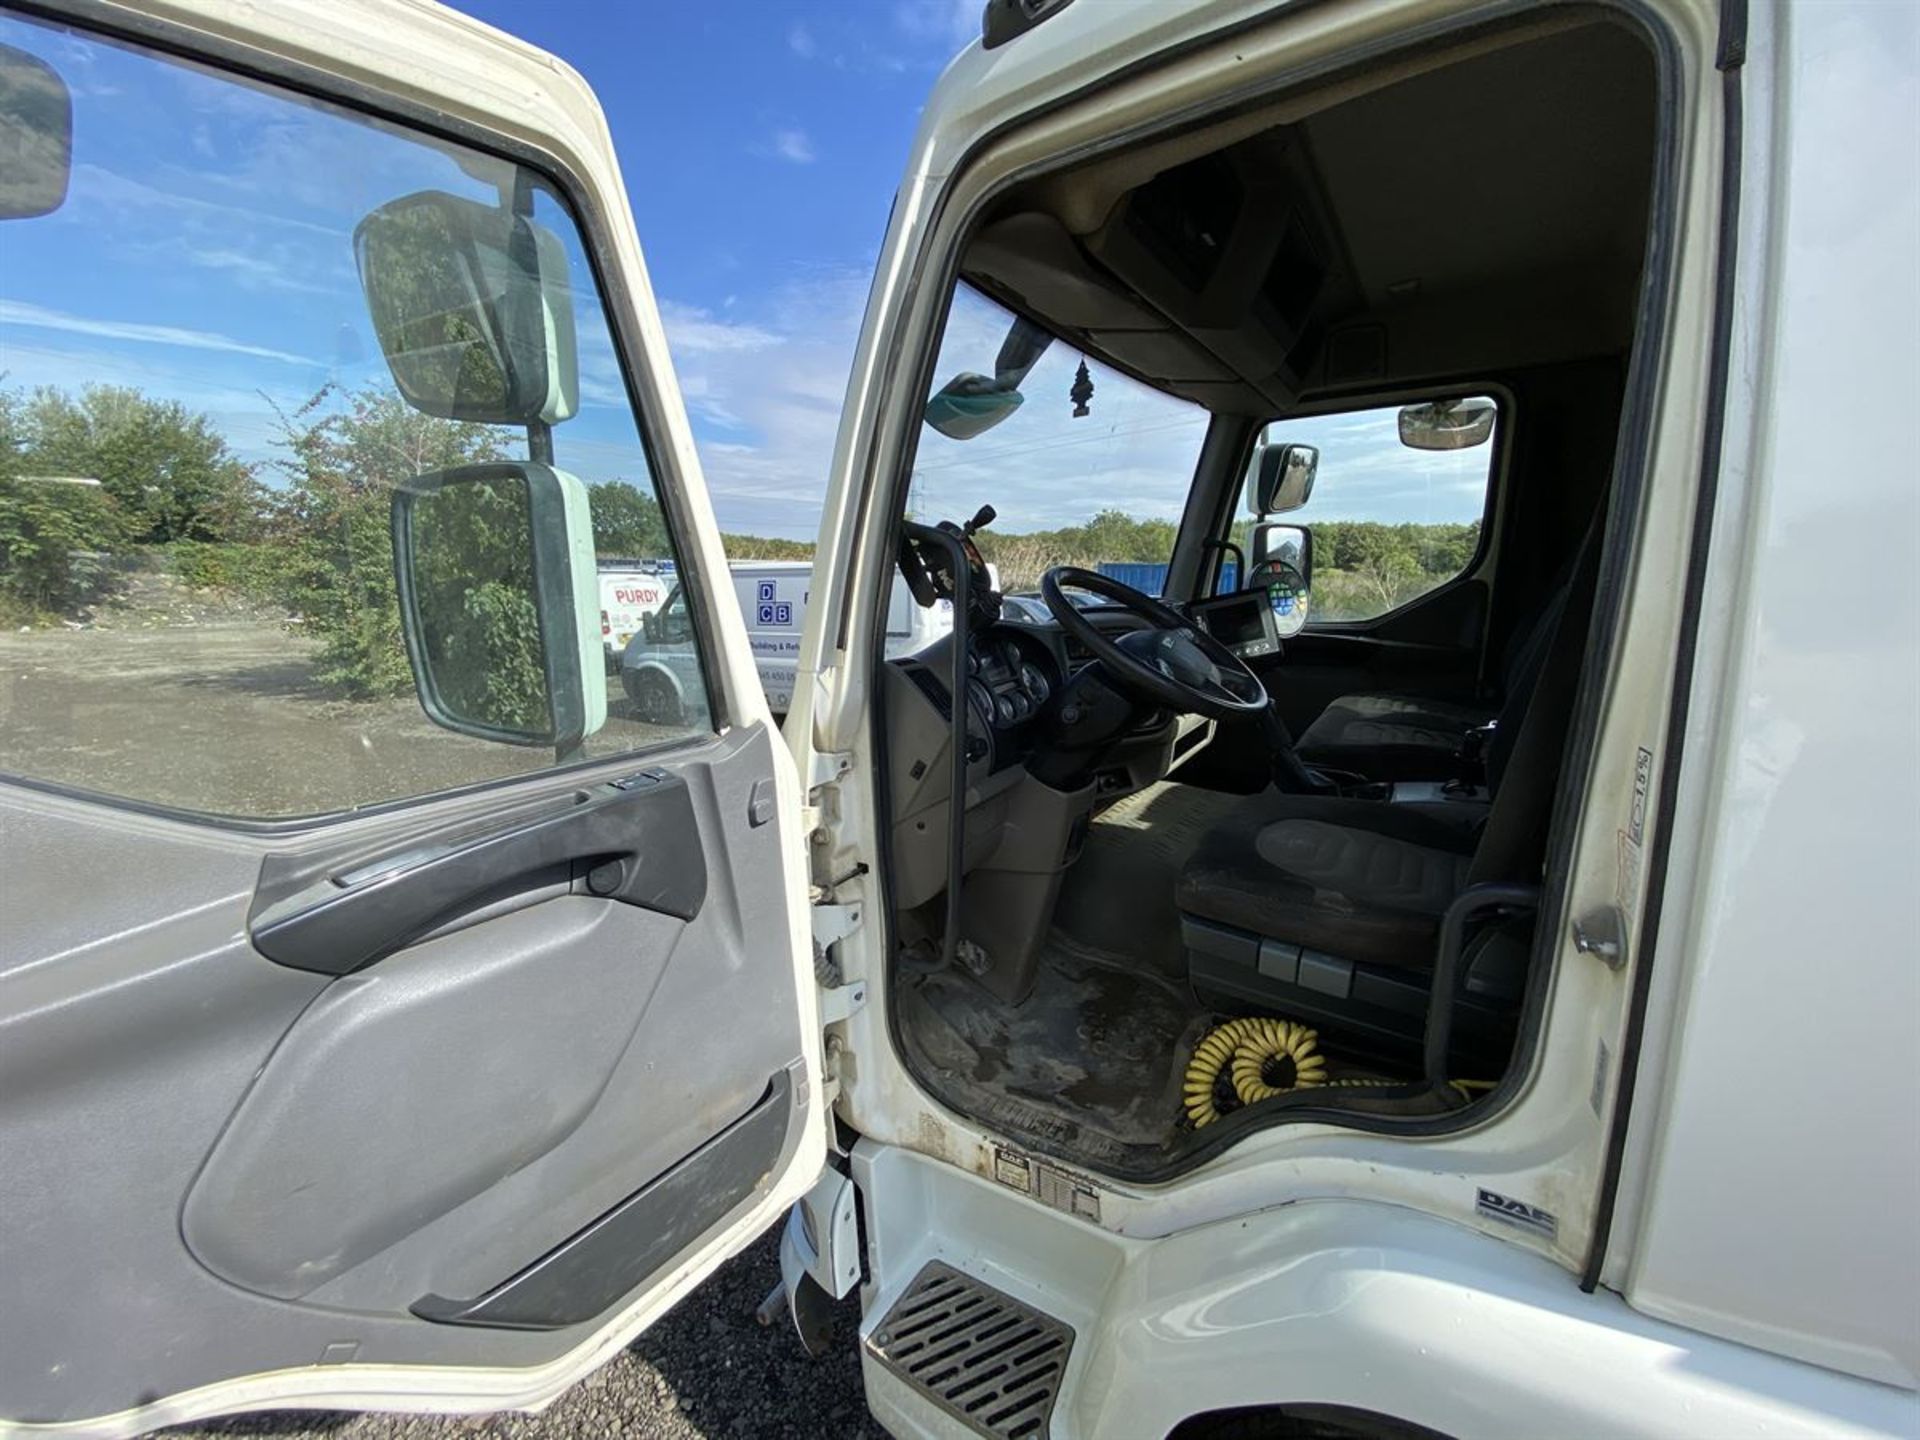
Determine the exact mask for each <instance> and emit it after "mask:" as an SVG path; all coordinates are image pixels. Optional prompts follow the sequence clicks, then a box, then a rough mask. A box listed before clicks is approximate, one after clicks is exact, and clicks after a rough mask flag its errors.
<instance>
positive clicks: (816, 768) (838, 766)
mask: <svg viewBox="0 0 1920 1440" xmlns="http://www.w3.org/2000/svg"><path fill="white" fill-rule="evenodd" d="M851 769H853V756H851V755H849V754H847V752H846V751H844V750H824V751H823V750H816V751H814V752H813V759H812V760H811V761H810V762H808V765H807V789H808V791H809V792H811V791H814V790H818V789H819V788H820V787H821V786H822V785H832V784H835V783H836V782H837V781H838V780H839V779H840V777H841V776H842V775H844V774H846V773H847V772H848V771H849V770H851Z"/></svg>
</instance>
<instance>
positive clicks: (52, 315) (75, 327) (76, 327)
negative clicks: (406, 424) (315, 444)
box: [0, 300, 319, 365]
mask: <svg viewBox="0 0 1920 1440" xmlns="http://www.w3.org/2000/svg"><path fill="white" fill-rule="evenodd" d="M0 325H23V326H29V327H31V328H33V329H37V330H60V331H64V332H66V333H67V334H69V335H95V336H98V337H100V338H101V339H103V340H132V341H138V342H140V343H142V344H149V345H174V346H178V347H180V348H181V349H185V350H220V351H224V352H226V353H228V354H230V355H252V356H256V357H258V358H259V359H262V360H279V361H283V362H284V363H286V364H288V365H317V364H318V363H319V362H318V361H316V360H313V359H311V358H310V357H308V356H305V355H293V354H290V353H288V352H287V351H285V350H271V349H268V348H267V347H266V346H264V345H249V344H247V343H246V342H244V341H241V340H235V339H233V338H232V337H231V336H228V335H220V334H216V333H215V332H214V331H211V330H187V329H182V328H181V327H179V326H177V325H142V324H138V323H134V322H131V321H122V320H89V319H87V318H86V317H85V316H83V315H69V314H68V313H67V312H65V311H64V310H49V309H47V308H46V307H45V306H42V305H29V304H27V303H26V302H25V301H21V300H0Z"/></svg>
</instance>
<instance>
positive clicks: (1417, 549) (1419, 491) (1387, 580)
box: [1234, 397, 1498, 624]
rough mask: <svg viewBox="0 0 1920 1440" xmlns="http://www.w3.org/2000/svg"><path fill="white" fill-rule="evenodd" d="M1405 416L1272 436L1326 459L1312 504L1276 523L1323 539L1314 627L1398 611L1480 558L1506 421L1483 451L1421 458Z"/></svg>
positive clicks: (1339, 420)
mask: <svg viewBox="0 0 1920 1440" xmlns="http://www.w3.org/2000/svg"><path fill="white" fill-rule="evenodd" d="M1468 403H1470V404H1485V405H1492V404H1493V403H1494V402H1492V401H1491V400H1486V399H1483V398H1481V397H1474V399H1473V400H1471V401H1469V402H1468ZM1402 408H1403V407H1401V406H1399V405H1393V406H1387V407H1383V408H1381V409H1377V410H1357V411H1353V412H1350V413H1348V414H1345V415H1317V416H1312V417H1307V418H1303V419H1298V420H1285V421H1276V422H1275V423H1273V424H1272V425H1269V426H1268V427H1267V429H1266V432H1265V443H1266V444H1268V445H1282V444H1302V445H1312V446H1315V447H1317V448H1318V450H1319V452H1320V454H1319V463H1318V465H1317V467H1316V471H1315V476H1314V482H1313V491H1312V496H1311V498H1310V499H1309V500H1308V501H1307V503H1306V504H1305V505H1303V506H1301V507H1300V508H1299V509H1297V510H1292V511H1288V512H1287V513H1285V514H1282V515H1278V516H1275V517H1274V519H1275V521H1276V522H1277V523H1280V524H1283V525H1298V526H1302V527H1304V528H1306V529H1308V530H1310V531H1311V532H1312V535H1313V573H1312V576H1311V585H1312V608H1311V611H1310V615H1311V619H1310V620H1309V622H1308V623H1309V624H1317V623H1324V622H1327V621H1339V620H1371V619H1373V618H1375V617H1376V616H1380V615H1385V614H1386V613H1387V612H1388V611H1390V610H1397V609H1399V608H1400V607H1401V606H1403V605H1406V604H1409V603H1410V602H1412V601H1414V600H1417V599H1419V598H1420V597H1421V596H1422V595H1425V594H1426V593H1428V592H1429V591H1431V590H1434V589H1437V588H1438V587H1439V586H1441V585H1444V584H1445V583H1446V582H1447V581H1449V580H1451V579H1453V578H1454V577H1455V576H1456V575H1459V574H1461V573H1462V572H1463V571H1465V569H1466V568H1467V566H1468V565H1470V564H1472V563H1473V558H1474V556H1475V555H1476V554H1477V553H1478V552H1479V549H1480V526H1481V522H1482V519H1483V518H1484V516H1485V513H1486V508H1487V486H1488V482H1489V478H1490V476H1491V475H1492V468H1493V458H1494V454H1495V447H1496V443H1497V429H1498V422H1497V421H1496V422H1495V426H1494V429H1495V432H1496V433H1495V434H1490V435H1488V436H1487V437H1486V438H1485V439H1484V440H1481V441H1479V443H1477V444H1473V445H1470V446H1467V447H1465V448H1462V449H1456V450H1419V449H1414V448H1412V447H1411V446H1409V445H1407V444H1405V443H1403V442H1402V440H1401V427H1400V412H1401V410H1402ZM1257 468H1258V458H1257V455H1256V459H1255V466H1254V470H1257ZM1254 470H1250V472H1249V474H1248V476H1247V493H1246V498H1245V501H1244V503H1243V504H1242V506H1241V514H1242V517H1243V518H1241V519H1240V520H1238V521H1236V523H1235V526H1234V530H1235V535H1234V538H1235V540H1236V541H1238V542H1240V543H1241V544H1242V545H1243V546H1245V545H1248V544H1249V543H1250V536H1251V532H1252V529H1253V522H1252V520H1251V519H1249V518H1245V517H1247V516H1248V515H1249V514H1250V512H1251V511H1252V510H1253V508H1254V496H1253V485H1254ZM1294 558H1297V556H1295V557H1294Z"/></svg>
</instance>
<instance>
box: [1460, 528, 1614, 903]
mask: <svg viewBox="0 0 1920 1440" xmlns="http://www.w3.org/2000/svg"><path fill="white" fill-rule="evenodd" d="M1604 521H1605V510H1604V508H1603V509H1602V511H1601V513H1600V514H1598V515H1596V516H1595V517H1594V519H1593V523H1592V524H1590V525H1589V526H1588V527H1587V533H1586V535H1585V536H1584V537H1583V538H1582V540H1581V541H1580V548H1579V550H1578V551H1576V552H1575V555H1574V564H1573V572H1572V574H1571V575H1570V576H1569V578H1568V582H1567V584H1566V586H1565V587H1564V588H1563V589H1561V590H1560V591H1559V593H1558V594H1557V595H1556V596H1555V597H1554V598H1553V599H1552V600H1551V601H1549V602H1548V607H1547V609H1548V611H1549V612H1551V613H1550V614H1543V616H1542V619H1541V622H1539V623H1538V624H1537V625H1536V628H1537V629H1540V630H1541V631H1543V634H1542V637H1541V645H1540V652H1541V653H1540V660H1539V664H1538V665H1537V666H1536V667H1534V669H1533V673H1532V674H1531V676H1530V677H1528V678H1527V679H1526V680H1525V682H1524V683H1523V684H1522V686H1521V687H1519V688H1518V689H1516V690H1514V691H1513V692H1511V693H1509V695H1508V696H1507V701H1506V704H1505V705H1504V706H1503V707H1502V709H1501V712H1500V717H1499V721H1498V723H1497V724H1496V726H1495V729H1494V732H1493V739H1492V741H1491V742H1490V743H1489V745H1488V747H1487V761H1486V763H1487V784H1488V788H1489V790H1490V791H1491V792H1492V794H1493V808H1492V809H1491V810H1489V811H1488V813H1487V823H1486V827H1485V828H1484V829H1483V830H1482V831H1481V832H1480V844H1479V846H1478V847H1477V848H1476V849H1475V851H1474V854H1473V864H1472V866H1471V867H1470V868H1469V870H1468V872H1467V883H1468V884H1472V885H1477V884H1479V883H1481V882H1482V881H1486V880H1513V881H1521V882H1531V881H1533V880H1535V879H1537V878H1538V875H1539V868H1540V861H1541V857H1542V856H1544V855H1545V854H1546V842H1547V827H1548V824H1549V823H1550V822H1551V820H1552V818H1553V793H1554V788H1555V781H1556V780H1557V778H1558V777H1559V774H1560V766H1561V757H1562V755H1563V753H1564V751H1565V749H1566V742H1567V735H1568V733H1569V731H1570V730H1571V728H1572V721H1573V702H1574V698H1575V696H1576V694H1577V692H1578V691H1579V688H1580V671H1581V667H1582V662H1583V661H1584V659H1585V656H1586V650H1587V631H1588V629H1589V627H1590V625H1591V622H1592V620H1593V591H1594V585H1595V582H1596V581H1597V580H1598V578H1599V574H1600V535H1601V531H1602V529H1603V528H1604Z"/></svg>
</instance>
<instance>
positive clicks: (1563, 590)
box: [1295, 531, 1591, 780]
mask: <svg viewBox="0 0 1920 1440" xmlns="http://www.w3.org/2000/svg"><path fill="white" fill-rule="evenodd" d="M1590 543H1591V531H1589V536H1588V538H1587V539H1584V540H1582V541H1581V543H1580V547H1579V551H1578V552H1576V554H1575V555H1574V557H1573V559H1572V560H1570V561H1569V562H1568V564H1567V566H1566V569H1565V571H1564V572H1563V574H1562V575H1561V578H1560V579H1559V580H1558V581H1557V582H1556V583H1555V585H1554V587H1553V590H1552V592H1551V593H1550V594H1549V596H1548V598H1547V603H1546V604H1545V605H1543V606H1542V607H1541V608H1540V610H1539V612H1538V613H1537V614H1536V615H1535V616H1534V617H1533V621H1532V623H1531V624H1529V625H1528V626H1527V627H1526V628H1525V629H1524V630H1522V631H1520V633H1519V635H1518V637H1517V639H1516V640H1515V641H1514V643H1513V644H1512V645H1511V646H1510V647H1509V648H1508V650H1507V658H1506V664H1505V665H1504V666H1503V667H1502V670H1503V674H1502V677H1501V681H1502V683H1501V686H1500V692H1499V696H1498V697H1497V699H1496V700H1495V701H1491V702H1487V703H1474V704H1457V703H1453V702H1449V701H1444V700H1433V699H1429V698H1427V697H1426V696H1423V695H1394V694H1383V695H1342V696H1341V697H1340V698H1339V699H1338V700H1335V701H1334V702H1333V703H1332V704H1330V705H1329V706H1327V708H1326V709H1325V710H1323V711H1321V712H1320V717H1319V719H1317V720H1315V721H1314V722H1313V724H1311V725H1309V726H1308V727H1307V728H1306V730H1305V731H1304V732H1303V733H1302V734H1301V736H1300V738H1299V740H1298V741H1297V742H1295V749H1297V750H1298V751H1299V752H1300V758H1301V759H1303V760H1305V761H1306V762H1307V764H1309V765H1312V766H1315V767H1317V768H1320V769H1324V770H1343V771H1349V772H1352V773H1354V774H1358V775H1364V776H1366V778H1367V779H1369V780H1448V779H1452V778H1453V777H1454V776H1455V775H1456V774H1458V773H1459V771H1460V769H1461V758H1460V757H1461V753H1462V750H1463V749H1464V748H1466V746H1467V736H1468V733H1469V732H1470V731H1474V730H1480V729H1483V728H1485V727H1486V726H1487V725H1490V724H1492V723H1493V722H1494V721H1495V720H1496V718H1497V717H1498V716H1499V714H1500V711H1501V708H1502V707H1503V706H1504V705H1505V704H1506V703H1507V702H1508V701H1510V700H1512V699H1513V698H1514V697H1515V696H1524V695H1525V694H1527V692H1528V691H1530V690H1531V689H1532V688H1533V684H1534V682H1535V681H1536V680H1537V679H1538V678H1539V675H1540V667H1541V665H1542V664H1544V663H1545V661H1546V656H1547V650H1548V647H1549V645H1550V644H1551V642H1552V639H1553V635H1554V632H1555V630H1556V629H1557V628H1558V627H1559V623H1560V616H1561V613H1562V612H1563V611H1565V609H1566V608H1567V593H1568V591H1569V590H1570V589H1571V588H1572V572H1573V570H1574V567H1575V566H1576V565H1577V564H1578V562H1579V558H1580V554H1581V553H1584V551H1585V550H1586V547H1587V546H1588V545H1589V544H1590Z"/></svg>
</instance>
